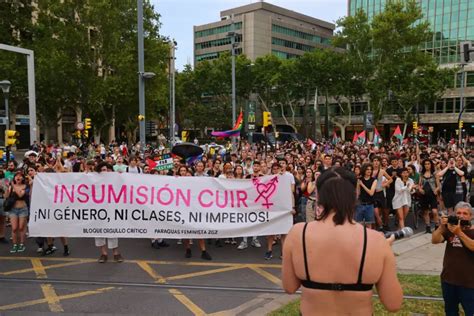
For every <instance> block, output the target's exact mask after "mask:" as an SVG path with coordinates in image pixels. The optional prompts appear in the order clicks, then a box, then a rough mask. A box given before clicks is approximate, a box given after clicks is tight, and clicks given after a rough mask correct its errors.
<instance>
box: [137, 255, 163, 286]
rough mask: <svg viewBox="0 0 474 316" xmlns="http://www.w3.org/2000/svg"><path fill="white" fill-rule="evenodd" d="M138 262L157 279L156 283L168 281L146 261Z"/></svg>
mask: <svg viewBox="0 0 474 316" xmlns="http://www.w3.org/2000/svg"><path fill="white" fill-rule="evenodd" d="M137 264H138V266H139V267H140V268H142V269H143V270H144V271H145V272H146V273H148V274H149V275H150V276H151V277H152V278H153V279H154V280H155V282H156V283H161V284H164V283H166V279H165V278H164V277H162V276H161V275H159V274H158V273H156V271H155V270H154V269H153V268H152V267H151V266H150V265H149V264H148V263H146V262H145V261H138V262H137Z"/></svg>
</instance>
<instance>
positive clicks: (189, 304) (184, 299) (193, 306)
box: [169, 289, 206, 316]
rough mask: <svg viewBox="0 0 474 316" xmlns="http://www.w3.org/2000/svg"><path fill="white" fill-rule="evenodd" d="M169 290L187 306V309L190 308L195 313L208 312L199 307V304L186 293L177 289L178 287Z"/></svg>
mask: <svg viewBox="0 0 474 316" xmlns="http://www.w3.org/2000/svg"><path fill="white" fill-rule="evenodd" d="M169 292H170V293H171V294H172V295H173V296H174V297H175V298H176V299H177V300H178V301H180V302H181V304H183V305H184V306H186V308H187V309H189V310H190V311H191V313H193V314H194V315H199V316H201V315H206V313H205V312H204V311H203V310H202V309H201V308H199V306H197V305H196V304H194V303H193V302H192V301H191V300H190V299H189V298H187V297H186V295H184V294H183V293H181V292H180V291H178V290H176V289H170V290H169Z"/></svg>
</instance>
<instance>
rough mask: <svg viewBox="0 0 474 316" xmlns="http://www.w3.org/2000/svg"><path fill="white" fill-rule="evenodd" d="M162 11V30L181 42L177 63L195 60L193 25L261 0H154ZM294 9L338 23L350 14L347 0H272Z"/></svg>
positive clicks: (158, 10)
mask: <svg viewBox="0 0 474 316" xmlns="http://www.w3.org/2000/svg"><path fill="white" fill-rule="evenodd" d="M151 2H152V3H153V5H154V7H155V10H156V11H157V12H158V13H159V14H160V15H161V23H162V27H161V30H160V34H162V35H164V36H169V37H170V38H172V39H173V38H174V39H175V41H176V42H177V43H178V46H177V50H176V67H177V68H178V70H182V69H183V66H184V65H185V64H187V63H190V64H192V63H193V26H194V25H201V24H207V23H211V22H216V21H219V20H220V12H221V11H223V10H227V9H231V8H235V7H238V6H242V5H246V4H250V3H253V2H258V1H257V0H151ZM265 2H268V3H271V4H274V5H277V6H280V7H283V8H286V9H289V10H292V11H296V12H299V13H303V14H305V15H309V16H311V17H314V18H318V19H321V20H324V21H328V22H332V23H334V22H335V21H336V20H338V19H339V18H341V17H343V16H345V15H347V0H269V1H265Z"/></svg>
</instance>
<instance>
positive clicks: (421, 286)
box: [269, 274, 444, 316]
mask: <svg viewBox="0 0 474 316" xmlns="http://www.w3.org/2000/svg"><path fill="white" fill-rule="evenodd" d="M398 279H399V281H400V284H401V285H402V288H403V293H404V295H414V296H432V297H441V287H440V280H439V276H429V275H416V274H414V275H404V274H399V275H398ZM299 308H300V301H299V300H295V301H292V302H291V303H289V304H287V305H285V306H283V307H282V308H280V309H278V310H276V311H274V312H272V313H270V314H269V315H271V316H279V315H282V316H283V315H284V316H292V315H295V316H296V315H299V314H300V313H299ZM412 314H423V315H443V314H444V304H443V302H439V301H422V300H413V299H405V300H403V304H402V308H401V310H400V311H398V312H397V313H389V312H387V310H385V308H384V307H383V305H382V304H381V303H380V301H379V300H378V299H374V315H412Z"/></svg>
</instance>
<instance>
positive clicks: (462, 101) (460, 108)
mask: <svg viewBox="0 0 474 316" xmlns="http://www.w3.org/2000/svg"><path fill="white" fill-rule="evenodd" d="M465 65H466V64H465V63H462V64H461V95H460V97H461V100H460V101H461V102H460V104H459V116H458V130H459V135H458V146H459V147H461V146H462V129H461V128H460V124H459V123H460V122H461V118H462V113H463V112H464V85H465V84H466V78H465V76H466V72H465V71H464V66H465Z"/></svg>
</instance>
